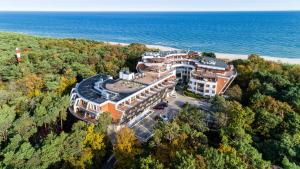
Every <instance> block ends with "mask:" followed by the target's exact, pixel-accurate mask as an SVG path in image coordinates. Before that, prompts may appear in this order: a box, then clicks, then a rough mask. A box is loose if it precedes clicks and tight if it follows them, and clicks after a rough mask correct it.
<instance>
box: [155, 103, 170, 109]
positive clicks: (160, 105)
mask: <svg viewBox="0 0 300 169" xmlns="http://www.w3.org/2000/svg"><path fill="white" fill-rule="evenodd" d="M165 107H168V103H166V102H161V103H158V104H157V105H155V106H154V107H153V109H156V110H162V109H164V108H165Z"/></svg>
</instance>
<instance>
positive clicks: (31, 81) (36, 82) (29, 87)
mask: <svg viewBox="0 0 300 169" xmlns="http://www.w3.org/2000/svg"><path fill="white" fill-rule="evenodd" d="M19 84H20V85H21V86H24V88H25V91H26V92H27V95H28V96H29V97H36V96H39V95H40V94H41V89H42V88H43V85H44V82H43V80H42V78H41V77H39V76H37V75H36V74H30V75H28V76H26V77H24V78H23V79H21V80H20V81H19Z"/></svg>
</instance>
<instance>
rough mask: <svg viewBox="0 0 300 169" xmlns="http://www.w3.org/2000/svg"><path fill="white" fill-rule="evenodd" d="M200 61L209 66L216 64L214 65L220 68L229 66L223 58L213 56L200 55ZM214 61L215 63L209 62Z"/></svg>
mask: <svg viewBox="0 0 300 169" xmlns="http://www.w3.org/2000/svg"><path fill="white" fill-rule="evenodd" d="M199 63H200V64H203V65H207V66H214V67H220V68H224V69H226V68H227V66H228V65H227V63H225V62H224V61H222V60H219V59H215V58H211V57H200V59H199ZM209 63H214V64H209Z"/></svg>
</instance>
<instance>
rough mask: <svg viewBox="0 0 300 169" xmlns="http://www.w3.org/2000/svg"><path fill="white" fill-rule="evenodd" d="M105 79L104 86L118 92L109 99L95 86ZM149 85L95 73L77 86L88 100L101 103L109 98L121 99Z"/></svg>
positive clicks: (105, 88)
mask: <svg viewBox="0 0 300 169" xmlns="http://www.w3.org/2000/svg"><path fill="white" fill-rule="evenodd" d="M100 79H102V80H103V83H102V86H101V87H102V88H103V89H104V90H108V91H111V92H113V93H116V94H117V95H115V97H111V98H109V99H107V98H106V96H104V95H101V92H100V91H98V90H96V89H95V88H94V86H95V84H96V83H97V82H99V81H100ZM146 86H147V85H145V84H140V83H137V82H134V81H126V80H122V79H117V80H114V79H109V76H106V75H95V76H92V77H90V78H88V79H84V80H83V81H82V82H80V83H79V84H78V86H77V91H78V94H79V95H80V96H81V97H82V98H83V99H86V100H89V101H92V102H95V103H98V104H101V103H103V102H105V101H107V100H111V101H114V102H117V101H120V100H122V99H124V98H126V97H128V96H130V95H131V94H133V93H135V92H137V91H139V90H141V89H143V88H145V87H146Z"/></svg>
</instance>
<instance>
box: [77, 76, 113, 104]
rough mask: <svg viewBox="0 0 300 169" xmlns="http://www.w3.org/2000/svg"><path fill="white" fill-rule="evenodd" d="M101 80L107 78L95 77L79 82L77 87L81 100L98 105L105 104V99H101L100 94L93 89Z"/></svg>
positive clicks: (106, 77)
mask: <svg viewBox="0 0 300 169" xmlns="http://www.w3.org/2000/svg"><path fill="white" fill-rule="evenodd" d="M101 78H102V79H103V80H107V79H108V76H106V75H96V76H92V77H90V78H88V79H84V80H83V81H81V82H80V83H79V84H78V87H77V92H78V94H79V95H80V96H81V97H82V98H84V99H86V100H89V101H92V102H95V103H98V104H101V103H103V102H105V101H106V100H107V99H105V98H103V97H101V93H99V92H98V91H97V90H95V89H94V85H95V83H96V82H98V81H99V80H100V79H101Z"/></svg>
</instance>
